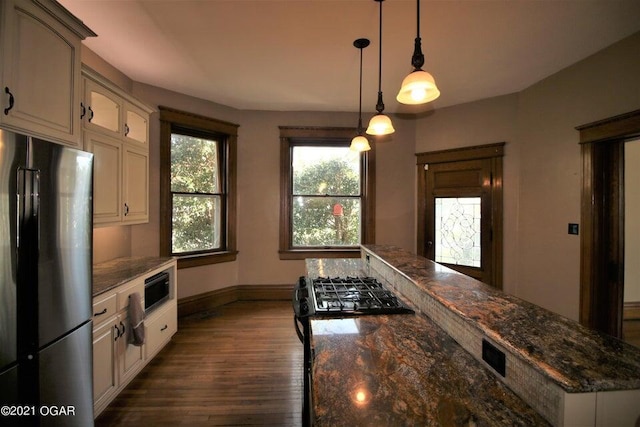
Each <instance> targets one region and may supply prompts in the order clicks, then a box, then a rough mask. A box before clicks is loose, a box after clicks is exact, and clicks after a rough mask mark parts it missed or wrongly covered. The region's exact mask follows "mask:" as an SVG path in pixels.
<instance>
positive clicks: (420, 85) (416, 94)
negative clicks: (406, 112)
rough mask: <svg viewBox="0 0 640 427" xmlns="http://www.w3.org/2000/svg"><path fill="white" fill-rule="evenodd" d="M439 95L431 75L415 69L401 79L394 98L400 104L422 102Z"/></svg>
mask: <svg viewBox="0 0 640 427" xmlns="http://www.w3.org/2000/svg"><path fill="white" fill-rule="evenodd" d="M439 96H440V90H439V89H438V87H437V86H436V82H435V80H434V79H433V76H432V75H431V74H429V73H427V72H426V71H422V70H415V71H413V72H412V73H411V74H409V75H408V76H407V77H405V78H404V80H403V81H402V87H401V88H400V92H398V96H396V99H397V100H398V102H400V103H401V104H409V105H416V104H424V103H427V102H431V101H433V100H434V99H436V98H438V97H439Z"/></svg>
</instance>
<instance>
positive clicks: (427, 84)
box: [396, 0, 440, 105]
mask: <svg viewBox="0 0 640 427" xmlns="http://www.w3.org/2000/svg"><path fill="white" fill-rule="evenodd" d="M416 5H417V7H416V9H417V11H416V17H417V21H418V23H417V35H416V39H415V42H414V47H413V56H412V57H411V65H413V71H412V72H411V73H410V74H409V75H408V76H407V77H405V79H404V80H403V81H402V87H400V91H399V92H398V95H397V96H396V99H397V100H398V102H399V103H401V104H409V105H417V104H426V103H427V102H431V101H433V100H434V99H436V98H438V97H439V96H440V90H439V89H438V87H437V86H436V82H435V80H434V79H433V76H432V75H431V74H429V73H427V72H426V71H423V70H422V66H423V65H424V55H423V54H422V43H421V39H420V0H416Z"/></svg>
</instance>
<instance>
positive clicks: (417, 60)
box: [411, 0, 424, 70]
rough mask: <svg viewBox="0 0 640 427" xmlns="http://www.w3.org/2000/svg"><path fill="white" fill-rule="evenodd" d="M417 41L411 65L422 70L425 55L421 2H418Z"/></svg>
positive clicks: (418, 0) (417, 0)
mask: <svg viewBox="0 0 640 427" xmlns="http://www.w3.org/2000/svg"><path fill="white" fill-rule="evenodd" d="M416 20H417V23H416V40H415V43H414V46H413V56H412V57H411V65H413V68H414V69H415V70H421V69H422V66H423V65H424V54H423V53H422V43H421V39H420V0H416Z"/></svg>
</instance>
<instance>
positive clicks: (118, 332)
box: [113, 325, 120, 341]
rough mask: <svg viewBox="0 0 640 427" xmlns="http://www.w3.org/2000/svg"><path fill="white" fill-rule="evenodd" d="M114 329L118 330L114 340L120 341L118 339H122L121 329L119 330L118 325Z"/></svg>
mask: <svg viewBox="0 0 640 427" xmlns="http://www.w3.org/2000/svg"><path fill="white" fill-rule="evenodd" d="M113 327H114V328H115V330H116V337H115V338H114V339H113V340H114V341H118V338H120V329H118V325H113Z"/></svg>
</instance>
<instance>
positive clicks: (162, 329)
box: [160, 325, 169, 332]
mask: <svg viewBox="0 0 640 427" xmlns="http://www.w3.org/2000/svg"><path fill="white" fill-rule="evenodd" d="M168 327H169V326H168V325H164V327H163V328H160V332H162V331H164V330H165V329H167V328H168Z"/></svg>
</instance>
